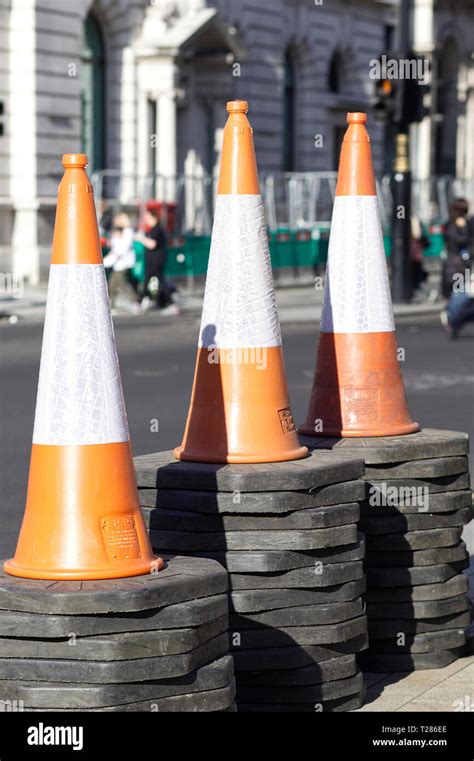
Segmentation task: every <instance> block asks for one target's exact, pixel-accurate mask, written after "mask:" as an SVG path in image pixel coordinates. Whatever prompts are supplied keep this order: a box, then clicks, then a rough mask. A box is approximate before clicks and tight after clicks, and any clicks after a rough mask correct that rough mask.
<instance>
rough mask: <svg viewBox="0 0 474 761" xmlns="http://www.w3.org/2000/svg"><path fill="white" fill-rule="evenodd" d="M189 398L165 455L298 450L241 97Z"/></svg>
mask: <svg viewBox="0 0 474 761" xmlns="http://www.w3.org/2000/svg"><path fill="white" fill-rule="evenodd" d="M227 111H228V112H229V118H228V121H227V124H226V127H225V129H224V142H223V148H222V162H221V170H220V177H219V185H218V190H217V192H218V195H217V202H216V209H215V217H214V229H213V232H212V245H211V252H210V257H209V268H208V274H207V282H206V292H205V297H204V306H203V312H202V319H201V330H200V335H199V348H198V355H197V361H196V371H195V376H194V385H193V390H192V396H191V404H190V409H189V414H188V420H187V424H186V430H185V433H184V439H183V443H182V446H181V447H178V448H177V449H175V456H176V457H177V458H178V459H181V460H194V461H198V462H230V463H253V462H278V461H282V460H295V459H298V458H300V457H304V456H305V455H306V454H307V449H306V447H302V446H300V443H299V441H298V436H297V433H296V427H295V424H294V422H293V417H292V414H291V409H290V403H289V400H288V391H287V386H286V376H285V369H284V363H283V352H282V347H281V333H280V324H279V321H278V314H277V310H276V301H275V293H274V290H273V281H272V271H271V265H270V255H269V250H268V238H267V231H266V226H265V218H264V210H263V203H262V198H261V196H260V188H259V183H258V173H257V163H256V159H255V151H254V145H253V131H252V128H251V126H250V124H249V121H248V119H247V117H246V113H247V111H248V104H247V103H246V102H245V101H239V100H237V101H232V102H230V103H228V104H227Z"/></svg>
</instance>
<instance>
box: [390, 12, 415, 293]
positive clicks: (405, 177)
mask: <svg viewBox="0 0 474 761" xmlns="http://www.w3.org/2000/svg"><path fill="white" fill-rule="evenodd" d="M410 11H411V0H400V15H399V33H398V53H399V57H400V59H406V58H408V56H409V54H410V48H411V46H410V37H411V35H410ZM398 88H399V90H400V93H399V97H400V100H399V103H400V107H399V113H398V114H397V125H396V126H397V132H396V137H395V157H394V163H393V172H392V178H391V186H392V195H393V211H392V252H391V264H392V299H393V301H394V303H396V304H401V303H406V302H408V301H409V300H410V298H411V295H412V287H411V278H410V227H411V221H410V206H411V172H410V158H409V137H408V134H409V123H408V121H407V109H406V97H407V93H408V90H407V83H406V80H405V79H403V78H400V79H399V82H398Z"/></svg>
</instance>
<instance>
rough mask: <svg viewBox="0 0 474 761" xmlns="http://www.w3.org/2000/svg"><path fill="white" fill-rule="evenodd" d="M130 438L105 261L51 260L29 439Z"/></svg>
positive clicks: (97, 440) (57, 442) (104, 440)
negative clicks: (33, 421) (41, 347)
mask: <svg viewBox="0 0 474 761" xmlns="http://www.w3.org/2000/svg"><path fill="white" fill-rule="evenodd" d="M129 438H130V436H129V431H128V423H127V415H126V412H125V404H124V399H123V392H122V384H121V379H120V371H119V364H118V358H117V352H116V349H115V340H114V331H113V326H112V318H111V316H110V309H109V297H108V290H107V282H106V279H105V272H104V267H103V265H102V264H53V265H51V269H50V275H49V286H48V301H47V309H46V320H45V325H44V334H43V349H42V354H41V367H40V375H39V384H38V396H37V400H36V415H35V426H34V431H33V443H34V444H55V445H68V444H111V443H113V442H120V441H128V440H129Z"/></svg>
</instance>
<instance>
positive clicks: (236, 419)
mask: <svg viewBox="0 0 474 761" xmlns="http://www.w3.org/2000/svg"><path fill="white" fill-rule="evenodd" d="M232 352H234V353H232ZM307 454H308V450H307V448H306V447H303V446H301V444H300V442H299V439H298V434H297V432H296V426H295V424H294V421H293V417H292V414H291V410H290V403H289V400H288V391H287V387H286V378H285V369H284V363H283V353H282V349H281V347H280V346H276V347H270V348H259V349H240V350H239V353H238V354H235V351H234V350H232V349H219V350H217V349H204V348H200V349H198V356H197V361H196V373H195V376H194V385H193V392H192V396H191V405H190V413H189V416H188V421H187V424H186V430H185V433H184V439H183V443H182V445H181V446H180V447H177V448H176V449H175V450H174V455H175V457H176V458H177V459H178V460H186V461H190V462H209V463H233V464H234V463H235V464H239V463H241V464H244V463H258V462H284V461H288V460H299V459H301V458H302V457H306V456H307Z"/></svg>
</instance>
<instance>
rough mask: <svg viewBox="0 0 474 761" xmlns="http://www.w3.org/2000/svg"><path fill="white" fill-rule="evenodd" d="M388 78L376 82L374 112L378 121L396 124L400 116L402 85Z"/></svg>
mask: <svg viewBox="0 0 474 761" xmlns="http://www.w3.org/2000/svg"><path fill="white" fill-rule="evenodd" d="M401 84H402V83H401V82H400V81H399V80H396V79H389V78H388V77H387V76H385V77H381V78H380V79H376V80H374V95H373V112H374V116H375V117H376V118H377V119H380V120H383V121H387V122H396V121H398V118H399V114H400V85H401Z"/></svg>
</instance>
